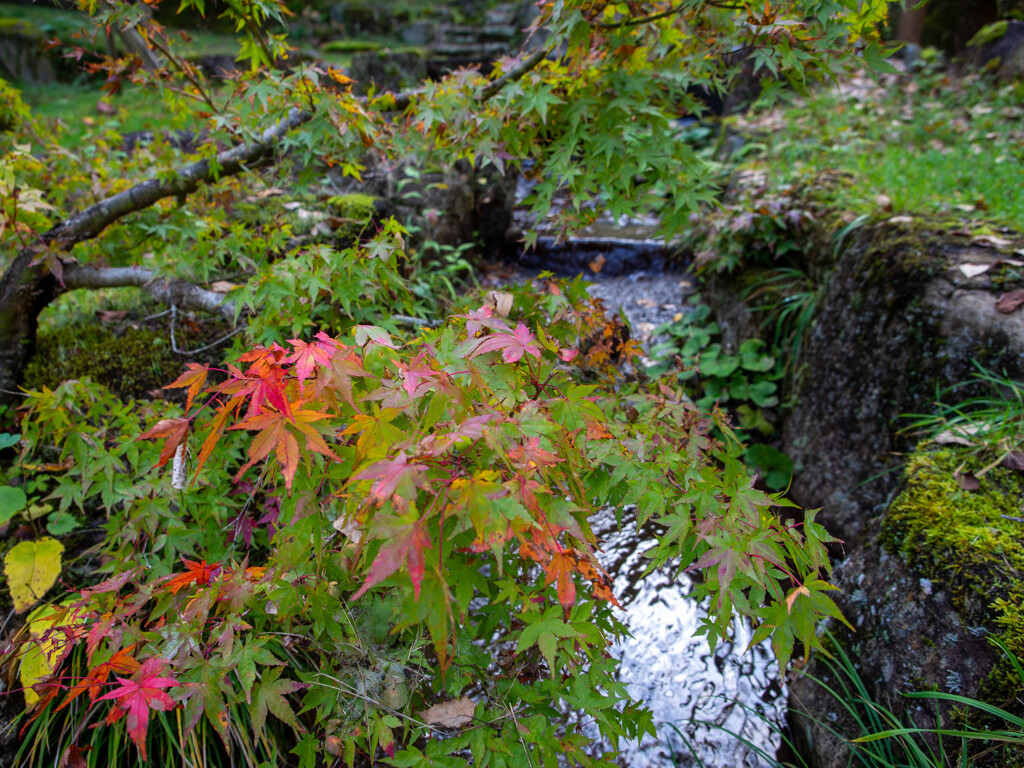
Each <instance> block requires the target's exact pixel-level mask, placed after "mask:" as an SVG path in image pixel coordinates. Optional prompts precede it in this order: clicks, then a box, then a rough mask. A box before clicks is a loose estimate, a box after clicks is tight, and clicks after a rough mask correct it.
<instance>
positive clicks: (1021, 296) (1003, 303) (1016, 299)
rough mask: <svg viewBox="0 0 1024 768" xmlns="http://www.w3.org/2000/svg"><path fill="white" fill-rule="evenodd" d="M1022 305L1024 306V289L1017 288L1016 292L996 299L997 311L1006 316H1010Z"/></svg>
mask: <svg viewBox="0 0 1024 768" xmlns="http://www.w3.org/2000/svg"><path fill="white" fill-rule="evenodd" d="M1021 304H1024V288H1017V289H1016V290H1013V291H1010V292H1008V293H1004V294H1002V295H1001V296H1000V297H999V298H998V299H996V309H998V310H999V311H1000V312H1002V313H1003V314H1004V315H1008V314H1010V313H1011V312H1013V310H1015V309H1016V308H1017V307H1019V306H1020V305H1021Z"/></svg>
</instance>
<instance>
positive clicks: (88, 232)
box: [42, 109, 313, 249]
mask: <svg viewBox="0 0 1024 768" xmlns="http://www.w3.org/2000/svg"><path fill="white" fill-rule="evenodd" d="M312 118H313V114H312V113H311V112H306V111H305V110H300V109H292V110H291V111H290V112H289V113H288V116H287V117H285V118H284V119H283V120H280V121H278V122H277V123H276V124H275V125H272V126H271V127H270V128H267V129H266V130H265V131H263V133H262V134H261V135H260V138H259V139H258V140H256V141H253V142H249V143H246V144H239V145H238V146H236V147H233V148H231V149H226V150H224V151H223V152H220V153H219V154H218V155H217V156H216V157H215V158H214V159H213V160H205V159H204V160H197V161H196V162H194V163H189V164H188V165H186V166H184V167H182V168H180V169H178V171H177V172H175V173H174V175H173V176H172V177H171V178H156V179H149V180H147V181H143V182H140V183H138V184H136V185H135V186H134V187H131V188H129V189H126V190H125V191H124V192H119V193H117V194H116V195H112V196H110V197H108V198H106V199H105V200H100V201H99V202H98V203H96V204H94V205H90V206H89V207H88V208H86V209H85V210H84V211H80V212H79V213H76V214H75V215H74V216H72V217H71V218H70V219H68V220H67V221H64V222H62V223H61V224H58V225H57V226H56V227H54V228H53V229H51V230H49V231H48V232H46V233H45V234H43V235H42V239H43V241H44V242H45V243H52V244H54V245H56V246H58V247H60V248H63V249H69V248H71V246H73V245H74V244H75V243H79V242H81V241H82V240H88V239H89V238H92V237H95V236H96V235H98V234H99V233H100V232H102V231H103V230H104V229H106V228H107V227H108V226H109V225H111V224H113V223H114V222H115V221H117V220H118V219H120V218H121V217H122V216H126V215H127V214H129V213H134V212H135V211H141V210H142V209H144V208H148V207H149V206H151V205H153V204H154V203H156V202H158V201H159V200H163V199H164V198H166V197H177V196H182V195H188V194H190V193H192V192H195V191H196V189H198V188H199V186H200V185H202V184H209V183H211V182H214V181H217V180H218V179H221V178H224V177H225V176H234V175H235V174H238V173H241V172H242V171H244V170H246V168H247V167H248V166H250V165H254V164H256V163H258V162H260V161H261V160H264V159H266V158H267V157H268V156H269V155H271V154H272V153H273V151H274V149H275V147H276V145H277V142H278V141H280V139H281V138H282V137H283V136H284V135H285V134H286V133H288V132H289V131H291V130H293V129H294V128H297V127H298V126H300V125H302V124H303V123H306V122H308V121H309V120H311V119H312Z"/></svg>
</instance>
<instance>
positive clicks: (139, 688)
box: [99, 658, 181, 760]
mask: <svg viewBox="0 0 1024 768" xmlns="http://www.w3.org/2000/svg"><path fill="white" fill-rule="evenodd" d="M167 668H168V662H167V661H165V660H164V659H156V658H154V659H147V660H146V661H145V663H143V665H142V666H141V667H139V670H138V671H137V672H136V673H135V674H134V675H132V677H130V678H127V677H119V678H117V682H118V683H119V684H120V687H119V688H115V689H114V690H112V691H111V692H110V693H107V694H105V695H103V696H100V698H99V700H100V701H106V700H111V701H115V702H116V708H117V709H118V710H119V711H120V712H124V713H126V714H127V715H128V735H129V736H130V737H131V739H132V741H134V742H135V746H137V747H138V748H139V754H140V755H141V756H142V759H143V760H145V759H146V726H147V725H148V724H149V711H150V710H151V709H152V710H154V711H157V712H169V711H170V710H172V709H174V700H173V699H172V698H171V697H170V696H168V695H167V692H166V691H165V690H164V689H165V688H171V687H174V686H176V685H181V683H179V682H178V681H177V680H175V679H174V678H173V677H165V675H167V674H169V673H168V671H167ZM108 719H109V718H108Z"/></svg>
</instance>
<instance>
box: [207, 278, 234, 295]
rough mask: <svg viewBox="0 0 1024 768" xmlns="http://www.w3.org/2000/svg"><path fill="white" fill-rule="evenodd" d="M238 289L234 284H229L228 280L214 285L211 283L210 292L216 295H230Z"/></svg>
mask: <svg viewBox="0 0 1024 768" xmlns="http://www.w3.org/2000/svg"><path fill="white" fill-rule="evenodd" d="M236 287H237V286H236V285H235V284H234V283H229V282H228V281H227V280H217V281H216V282H214V283H210V290H211V291H213V292H214V293H228V292H229V291H232V290H234V289H235V288H236Z"/></svg>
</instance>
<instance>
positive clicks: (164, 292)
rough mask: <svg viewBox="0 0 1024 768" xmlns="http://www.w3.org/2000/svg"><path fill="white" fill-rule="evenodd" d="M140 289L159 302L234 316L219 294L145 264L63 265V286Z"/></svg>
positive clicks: (232, 304) (233, 304) (233, 305)
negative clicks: (166, 274) (132, 287)
mask: <svg viewBox="0 0 1024 768" xmlns="http://www.w3.org/2000/svg"><path fill="white" fill-rule="evenodd" d="M130 286H134V287H136V288H141V289H142V290H144V291H145V292H146V293H148V294H149V295H150V296H152V297H153V298H154V299H156V300H157V301H159V302H161V303H162V304H168V305H170V306H171V307H178V308H186V309H201V310H204V311H206V312H216V313H219V314H221V315H224V317H226V318H228V319H229V320H234V319H235V303H234V302H233V301H227V300H226V299H225V297H224V294H223V293H215V292H213V291H208V290H206V289H205V288H200V287H199V286H198V285H195V284H193V283H190V282H188V281H186V280H168V279H167V278H165V277H160V276H159V275H158V274H157V273H156V272H155V271H153V270H152V269H147V268H146V267H93V266H88V265H85V266H82V265H77V264H76V265H71V266H66V267H64V287H65V289H66V290H69V291H71V290H75V289H76V288H125V287H130Z"/></svg>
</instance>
